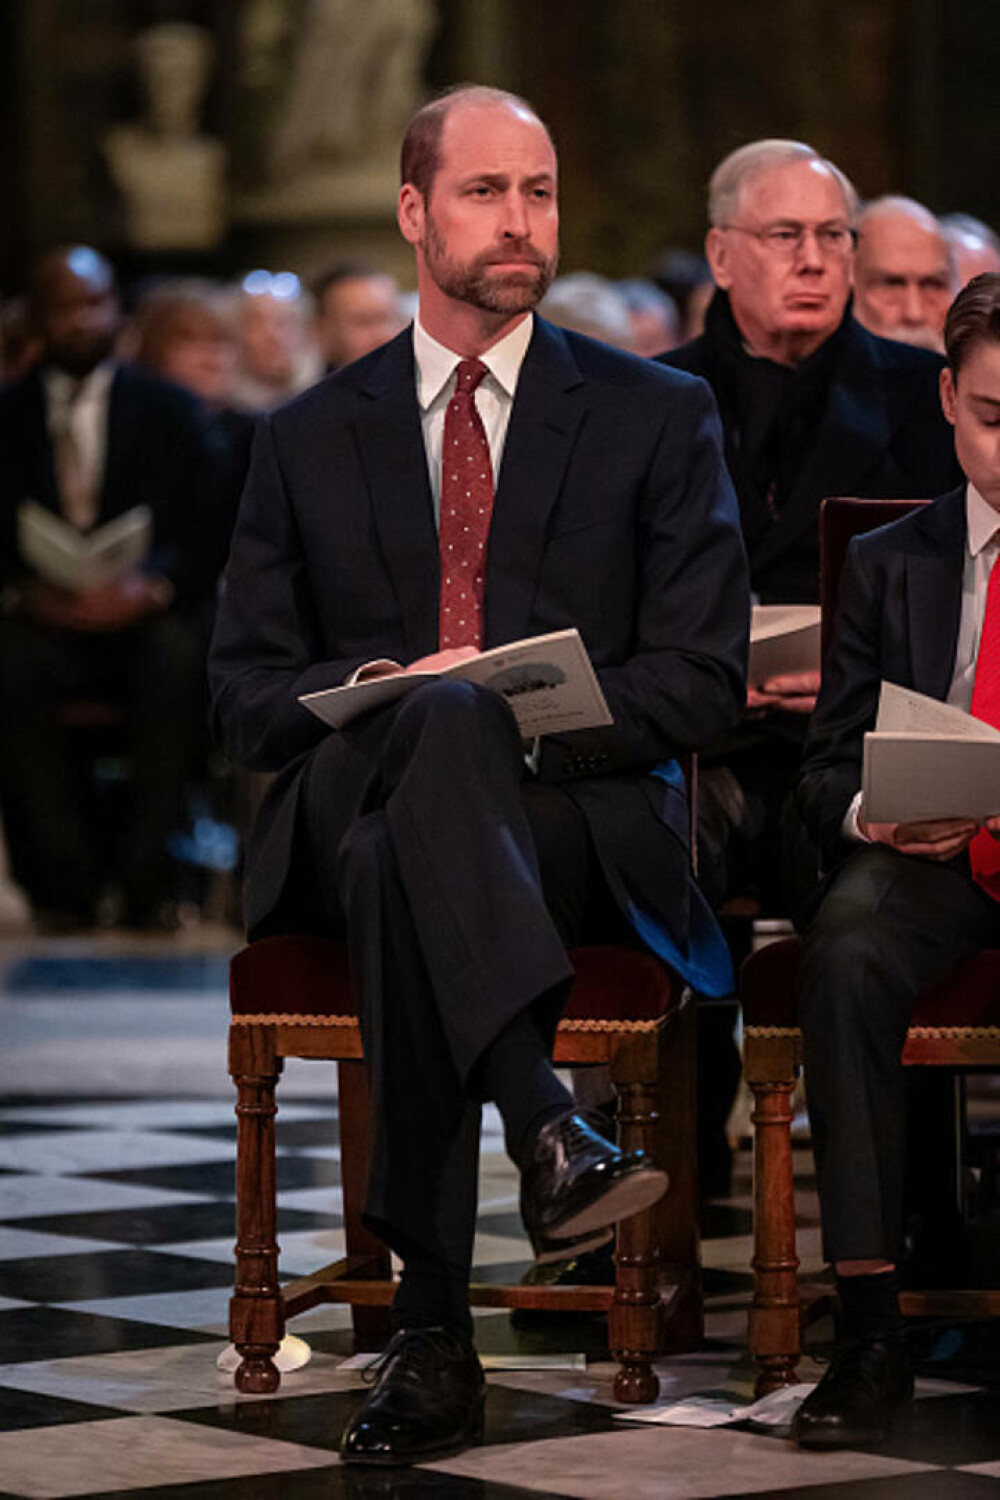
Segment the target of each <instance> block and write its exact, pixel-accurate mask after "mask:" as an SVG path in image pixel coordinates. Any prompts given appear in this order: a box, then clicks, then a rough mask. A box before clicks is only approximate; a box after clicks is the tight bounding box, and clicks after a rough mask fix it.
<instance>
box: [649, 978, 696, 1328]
mask: <svg viewBox="0 0 1000 1500" xmlns="http://www.w3.org/2000/svg"><path fill="white" fill-rule="evenodd" d="M658 1046H659V1062H658V1066H657V1078H658V1079H659V1091H660V1105H659V1120H658V1123H657V1128H656V1138H655V1144H654V1148H653V1155H654V1156H655V1158H656V1160H657V1161H658V1162H659V1164H660V1166H662V1167H665V1168H666V1170H667V1173H668V1175H669V1177H670V1186H669V1188H668V1189H667V1192H666V1194H665V1196H664V1197H663V1198H661V1199H660V1201H659V1203H657V1204H655V1205H654V1207H653V1210H652V1213H653V1222H654V1225H655V1231H656V1237H657V1243H658V1244H659V1247H660V1253H661V1257H662V1262H663V1264H664V1266H666V1267H670V1268H672V1274H673V1275H675V1276H678V1277H680V1278H682V1280H683V1282H684V1290H683V1291H680V1292H678V1293H675V1296H674V1300H673V1301H672V1302H671V1304H670V1306H669V1308H668V1309H666V1312H667V1314H668V1316H666V1317H664V1327H663V1328H662V1330H661V1335H660V1353H661V1354H670V1353H683V1352H685V1351H687V1350H689V1349H695V1348H697V1347H698V1345H699V1344H700V1343H701V1341H702V1339H703V1338H704V1336H705V1311H704V1295H703V1292H702V1282H701V1228H700V1222H699V1219H700V1204H699V1197H698V1129H697V1098H696V1089H697V1046H698V1010H697V1005H696V1003H695V1001H694V1000H693V999H692V998H690V997H689V998H688V999H687V1000H686V1001H685V1003H684V1004H683V1005H682V1006H681V1008H680V1010H679V1011H678V1012H677V1014H676V1015H675V1016H673V1017H672V1018H671V1020H670V1023H669V1024H668V1025H666V1026H664V1027H662V1028H661V1030H660V1034H659V1039H658Z"/></svg>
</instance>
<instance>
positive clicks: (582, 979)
mask: <svg viewBox="0 0 1000 1500" xmlns="http://www.w3.org/2000/svg"><path fill="white" fill-rule="evenodd" d="M572 958H573V965H574V968H575V970H576V977H575V979H574V981H573V987H572V990H571V993H570V1000H569V1004H568V1006H567V1008H566V1013H565V1015H564V1017H563V1021H562V1027H561V1029H562V1028H568V1029H572V1030H574V1031H585V1030H614V1031H632V1032H635V1031H642V1030H647V1029H653V1028H655V1026H656V1025H657V1023H658V1022H659V1021H661V1020H662V1019H663V1017H664V1016H666V1015H667V1014H668V1013H669V1012H670V1011H671V1010H673V1009H675V1008H676V1006H677V1005H678V1004H679V1003H680V996H681V989H682V987H681V985H680V984H679V983H678V981H677V979H676V978H675V977H674V976H673V975H672V974H671V973H670V971H669V970H668V969H665V968H664V966H663V964H661V963H660V962H659V960H658V959H656V958H653V957H652V955H651V954H648V953H643V952H638V951H635V952H633V951H632V950H630V949H626V948H600V947H593V948H577V949H575V950H574V952H573V955H572ZM230 1004H231V1007H232V1012H233V1016H234V1018H238V1019H240V1020H241V1021H244V1022H247V1021H252V1022H253V1023H255V1024H256V1025H266V1024H268V1022H272V1023H274V1024H279V1023H281V1024H285V1025H288V1024H295V1023H298V1024H300V1025H317V1024H329V1023H331V1022H334V1021H340V1022H342V1023H346V1022H349V1021H351V1020H354V1019H356V1018H357V1006H356V1004H355V1001H354V999H353V996H352V994H351V983H350V969H349V965H348V958H347V948H346V946H345V945H344V944H343V943H338V942H334V941H332V940H331V939H329V938H323V937H300V936H287V937H284V936H283V937H270V938H261V939H260V940H259V941H258V942H256V943H251V944H249V946H248V947H246V948H244V949H242V951H241V952H239V953H237V954H236V956H235V957H234V959H233V961H232V965H231V971H230Z"/></svg>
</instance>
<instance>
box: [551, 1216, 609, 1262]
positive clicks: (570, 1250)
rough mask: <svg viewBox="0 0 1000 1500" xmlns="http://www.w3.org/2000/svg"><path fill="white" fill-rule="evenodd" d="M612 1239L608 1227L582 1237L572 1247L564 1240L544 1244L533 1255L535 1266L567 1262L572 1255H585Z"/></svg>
mask: <svg viewBox="0 0 1000 1500" xmlns="http://www.w3.org/2000/svg"><path fill="white" fill-rule="evenodd" d="M613 1238H614V1235H613V1234H612V1232H611V1227H610V1225H607V1224H606V1225H605V1226H604V1228H603V1229H595V1230H594V1232H593V1234H586V1235H584V1237H583V1239H582V1240H580V1241H579V1242H576V1243H574V1244H572V1245H569V1244H567V1243H566V1241H565V1240H559V1241H558V1243H557V1244H553V1245H550V1244H548V1243H546V1244H544V1245H543V1246H542V1247H541V1248H540V1249H539V1250H538V1252H537V1254H536V1255H535V1265H536V1266H551V1265H552V1264H553V1262H554V1261H558V1260H569V1258H570V1256H573V1255H586V1254H587V1253H588V1252H589V1251H591V1250H599V1249H600V1248H601V1246H602V1245H606V1244H608V1243H609V1241H610V1240H612V1239H613Z"/></svg>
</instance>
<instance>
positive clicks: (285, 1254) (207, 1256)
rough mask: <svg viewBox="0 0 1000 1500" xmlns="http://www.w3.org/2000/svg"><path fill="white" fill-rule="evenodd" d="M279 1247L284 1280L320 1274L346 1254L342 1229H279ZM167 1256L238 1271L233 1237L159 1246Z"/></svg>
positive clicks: (280, 1265) (279, 1268)
mask: <svg viewBox="0 0 1000 1500" xmlns="http://www.w3.org/2000/svg"><path fill="white" fill-rule="evenodd" d="M278 1244H279V1246H280V1251H281V1253H280V1255H279V1257H278V1272H279V1275H280V1277H281V1279H282V1280H283V1281H285V1280H287V1279H288V1278H289V1277H291V1276H308V1275H309V1274H310V1272H312V1271H318V1270H319V1268H320V1266H323V1265H326V1264H327V1263H328V1262H330V1261H332V1260H338V1259H339V1258H340V1256H342V1255H344V1254H346V1246H345V1242H344V1235H343V1231H342V1230H338V1229H300V1230H291V1231H288V1232H286V1231H285V1230H283V1229H281V1227H280V1225H279V1228H278ZM159 1248H160V1249H161V1250H162V1253H163V1254H164V1255H194V1256H200V1257H202V1258H203V1259H204V1260H215V1261H219V1262H220V1264H222V1265H225V1266H228V1267H229V1268H230V1274H231V1275H232V1273H233V1271H234V1269H235V1261H234V1257H233V1236H232V1235H228V1236H227V1237H226V1238H225V1239H219V1240H190V1241H189V1242H188V1243H187V1244H184V1243H183V1242H182V1243H181V1244H179V1245H162V1246H160V1247H159Z"/></svg>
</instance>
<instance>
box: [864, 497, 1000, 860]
mask: <svg viewBox="0 0 1000 1500" xmlns="http://www.w3.org/2000/svg"><path fill="white" fill-rule="evenodd" d="M965 523H966V524H965V557H964V560H963V563H962V610H961V614H960V615H959V620H958V639H957V641H956V644H955V662H954V665H953V667H952V673H951V684H950V686H949V688H948V692H947V695H946V698H945V701H946V702H947V703H951V704H953V705H954V706H955V708H960V709H962V711H963V712H964V713H968V712H969V710H970V709H971V707H972V688H973V684H974V682H975V678H976V658H977V657H978V655H979V638H980V636H981V635H982V633H983V615H984V613H985V611H986V592H987V590H988V588H989V585H990V573H991V571H992V569H993V564H994V563H995V562H996V560H997V555H998V553H1000V515H998V514H997V512H996V511H995V510H994V509H993V507H992V506H991V505H988V504H987V503H986V501H985V500H984V499H983V497H982V495H981V494H980V493H979V491H978V490H977V489H976V487H975V485H972V484H969V485H967V486H966V490H965ZM860 807H861V793H860V792H856V793H855V795H854V800H853V801H852V803H851V805H850V807H849V808H848V809H847V812H846V813H845V814H844V826H843V831H844V835H845V837H846V838H849V839H854V840H860V841H862V842H869V841H868V840H866V839H865V836H864V834H863V833H862V832H861V829H860V827H859V824H858V812H859V810H860Z"/></svg>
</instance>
